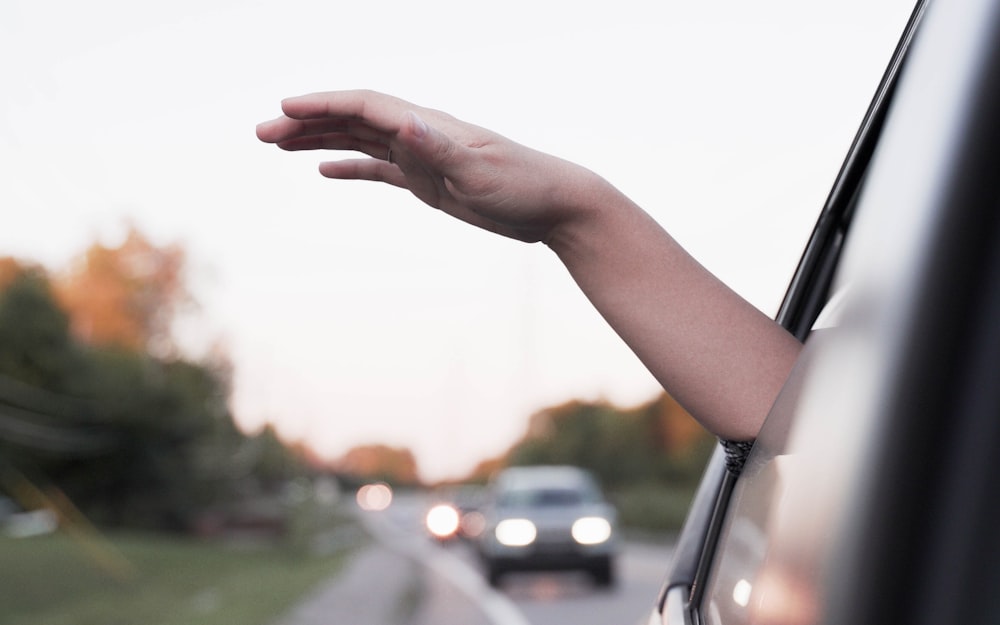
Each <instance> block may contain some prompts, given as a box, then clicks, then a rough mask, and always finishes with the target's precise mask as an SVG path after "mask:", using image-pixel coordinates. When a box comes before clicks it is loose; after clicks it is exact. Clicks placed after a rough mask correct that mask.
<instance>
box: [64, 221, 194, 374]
mask: <svg viewBox="0 0 1000 625" xmlns="http://www.w3.org/2000/svg"><path fill="white" fill-rule="evenodd" d="M184 264H185V255H184V250H183V249H182V248H181V247H180V246H177V245H169V246H166V247H157V246H155V245H153V244H152V243H151V242H150V241H149V239H147V238H146V237H145V236H144V235H143V234H142V233H140V232H139V231H138V230H137V229H136V228H135V227H130V228H129V230H128V233H127V235H126V237H125V240H124V242H123V243H122V244H121V245H120V246H118V247H106V246H104V245H101V244H99V243H95V244H93V245H92V246H90V248H89V249H87V251H86V252H85V253H83V254H82V255H81V256H79V257H77V258H76V259H75V260H74V261H73V262H72V264H71V267H70V270H69V271H68V272H67V273H65V274H64V275H63V276H61V277H60V279H59V280H58V283H57V293H58V297H59V301H60V302H61V304H62V305H63V307H64V308H65V309H66V310H67V311H68V312H69V314H70V317H71V319H72V328H73V332H74V334H75V335H76V336H77V337H79V338H80V339H81V340H83V341H84V342H86V343H88V344H91V345H113V346H117V347H121V348H124V349H130V350H138V351H145V352H149V353H152V354H154V355H158V356H167V355H171V354H173V353H174V352H175V347H174V342H173V338H172V336H171V326H172V324H173V321H174V317H175V315H176V313H177V312H178V310H179V309H180V308H181V307H182V306H183V305H186V304H191V303H193V300H192V299H191V297H190V294H189V293H188V291H187V289H186V288H185V286H184V281H183V271H184Z"/></svg>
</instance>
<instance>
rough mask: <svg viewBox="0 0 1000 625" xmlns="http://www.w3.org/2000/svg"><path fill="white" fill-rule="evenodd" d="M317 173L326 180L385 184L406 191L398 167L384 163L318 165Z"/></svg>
mask: <svg viewBox="0 0 1000 625" xmlns="http://www.w3.org/2000/svg"><path fill="white" fill-rule="evenodd" d="M319 173H320V174H322V175H323V176H325V177H327V178H337V179H340V180H371V181H374V182H385V183H388V184H391V185H393V186H395V187H400V188H403V189H408V188H409V186H408V185H407V184H406V176H404V175H403V172H402V171H401V170H400V169H399V167H397V166H395V165H392V164H390V163H388V162H386V161H382V160H374V159H367V158H359V159H347V160H342V161H329V162H326V163H320V166H319Z"/></svg>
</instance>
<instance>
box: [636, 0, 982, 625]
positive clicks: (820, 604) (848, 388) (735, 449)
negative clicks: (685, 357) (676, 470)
mask: <svg viewBox="0 0 1000 625" xmlns="http://www.w3.org/2000/svg"><path fill="white" fill-rule="evenodd" d="M845 45H849V43H847V42H845ZM778 321H779V322H780V323H781V324H782V325H784V326H785V327H786V328H787V329H788V330H789V331H790V332H792V333H793V334H795V335H796V336H797V337H798V338H799V339H800V340H802V341H803V342H804V345H805V347H804V350H803V351H802V353H801V355H800V357H799V359H798V362H797V364H796V366H795V368H794V370H793V372H792V374H791V376H790V377H789V379H788V380H787V382H786V383H785V385H784V388H783V389H782V391H781V393H780V394H779V396H778V397H777V399H776V401H775V403H774V406H773V407H772V408H771V411H770V414H769V415H768V417H767V420H766V422H765V423H764V426H763V428H762V430H761V432H760V434H759V436H758V438H757V440H756V441H755V442H754V443H753V444H752V446H751V445H732V444H724V445H722V446H720V447H719V449H718V450H717V452H716V454H715V456H714V457H713V458H712V460H711V461H710V463H709V466H708V468H707V470H706V474H705V476H704V478H703V481H702V484H701V487H700V490H699V492H698V494H697V495H696V497H695V499H694V502H693V503H692V507H691V509H690V512H689V515H688V519H687V521H686V523H685V526H684V529H683V531H682V532H681V534H680V536H679V538H678V542H677V545H676V549H675V551H674V556H673V562H672V564H671V567H670V569H669V571H668V573H667V576H666V580H665V583H664V585H663V588H662V591H661V594H660V596H659V600H658V602H657V604H656V606H655V609H654V610H653V612H652V613H651V615H650V619H649V623H650V624H651V625H693V624H698V625H743V624H750V623H754V624H769V623H782V624H790V625H806V624H817V623H825V624H837V625H839V624H845V625H846V624H850V625H875V624H879V625H884V624H885V623H906V624H911V623H914V624H918V623H919V624H923V623H926V624H928V625H929V624H931V623H996V622H1000V599H998V595H997V593H996V592H994V590H995V589H996V588H998V587H1000V565H998V563H1000V531H997V528H998V527H1000V485H998V482H997V480H996V477H995V476H996V461H997V457H998V454H1000V451H998V450H1000V2H997V1H996V0H949V1H948V2H943V1H942V2H924V1H922V0H921V1H920V2H918V3H917V5H916V7H915V9H914V11H913V14H912V16H911V18H910V20H909V23H908V24H907V25H906V27H905V29H904V32H903V36H902V38H901V40H900V43H899V45H898V46H897V48H896V52H895V54H894V55H893V57H892V59H891V61H890V63H889V66H888V69H887V71H886V73H885V76H884V78H883V80H882V82H881V84H880V85H879V86H878V88H877V91H876V94H875V97H874V99H873V100H872V103H871V105H870V107H869V109H868V112H867V114H866V115H865V117H864V120H863V122H862V124H861V127H860V129H859V131H858V133H857V135H856V137H855V141H854V143H853V145H852V146H851V149H850V151H849V153H848V154H847V157H846V159H845V161H844V164H843V166H842V168H841V171H840V173H839V175H838V176H837V177H836V180H835V182H834V185H833V189H832V191H831V193H830V195H829V197H828V200H827V202H826V204H825V206H824V207H823V209H822V211H821V213H820V216H819V220H818V222H817V225H816V227H815V229H814V231H813V235H812V237H811V239H810V241H809V243H808V244H807V247H806V250H805V252H804V254H803V256H802V259H801V261H800V264H799V267H798V269H797V271H796V272H795V274H794V276H793V278H792V282H791V285H790V287H789V290H788V292H787V295H786V297H785V300H784V302H783V303H782V306H781V308H780V310H779V313H778Z"/></svg>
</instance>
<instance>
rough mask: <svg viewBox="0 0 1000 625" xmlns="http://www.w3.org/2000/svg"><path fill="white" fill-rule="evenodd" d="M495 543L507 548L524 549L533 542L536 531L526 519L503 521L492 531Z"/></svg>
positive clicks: (536, 534)
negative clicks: (495, 539)
mask: <svg viewBox="0 0 1000 625" xmlns="http://www.w3.org/2000/svg"><path fill="white" fill-rule="evenodd" d="M494 534H495V535H496V538H497V542H498V543H500V544H501V545H505V546H507V547H524V546H526V545H530V544H531V543H533V542H535V537H536V536H538V530H537V529H536V528H535V524H534V523H532V522H531V521H529V520H528V519H504V520H503V521H500V522H499V523H497V528H496V530H494Z"/></svg>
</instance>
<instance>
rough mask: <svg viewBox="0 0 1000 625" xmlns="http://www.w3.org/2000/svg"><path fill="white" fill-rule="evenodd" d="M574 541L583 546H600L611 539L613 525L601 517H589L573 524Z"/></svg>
mask: <svg viewBox="0 0 1000 625" xmlns="http://www.w3.org/2000/svg"><path fill="white" fill-rule="evenodd" d="M572 534H573V540H575V541H576V542H578V543H580V544H581V545H599V544H601V543H603V542H607V541H608V540H609V539H610V538H611V523H610V522H609V521H608V520H607V519H605V518H602V517H599V516H587V517H583V518H581V519H577V520H576V522H575V523H573V530H572Z"/></svg>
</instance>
